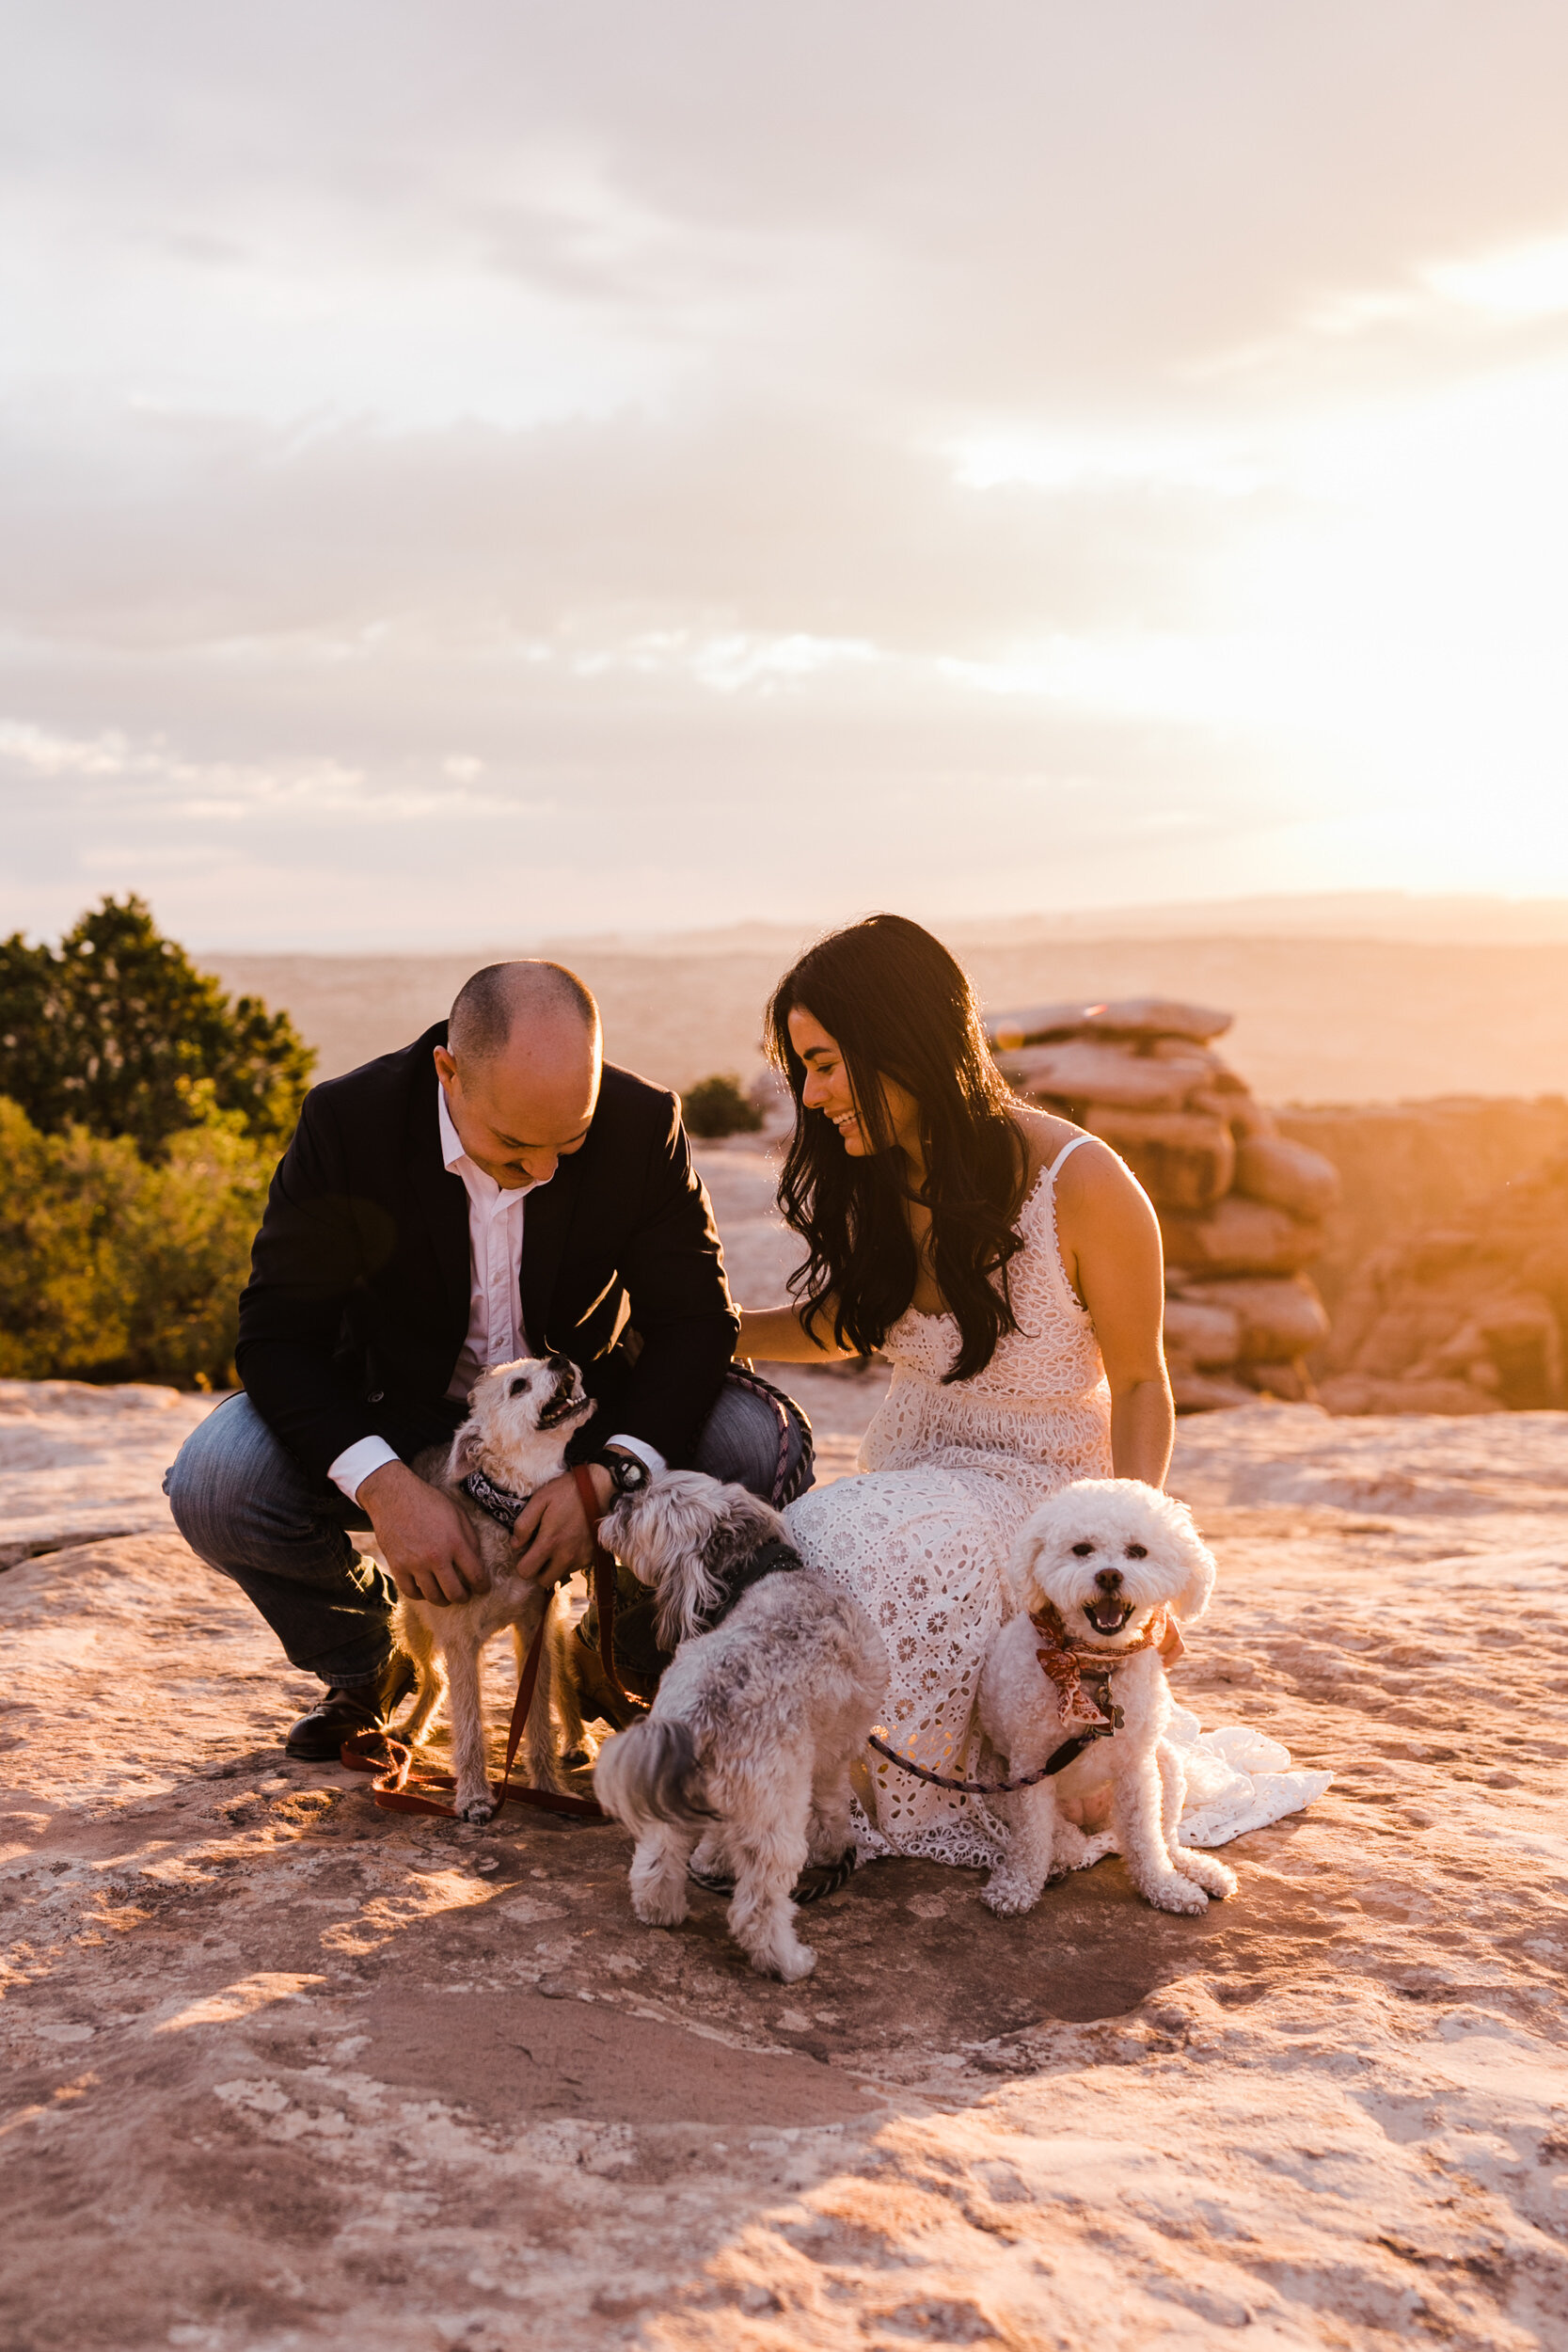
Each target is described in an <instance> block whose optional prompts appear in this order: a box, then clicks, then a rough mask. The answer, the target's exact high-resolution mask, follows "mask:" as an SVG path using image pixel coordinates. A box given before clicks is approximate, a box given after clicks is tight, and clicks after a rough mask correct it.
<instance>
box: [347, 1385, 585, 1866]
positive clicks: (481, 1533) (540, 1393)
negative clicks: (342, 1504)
mask: <svg viewBox="0 0 1568 2352" xmlns="http://www.w3.org/2000/svg"><path fill="white" fill-rule="evenodd" d="M593 1409H594V1400H593V1398H592V1397H589V1396H585V1395H584V1394H583V1387H582V1375H581V1374H580V1373H579V1372H578V1368H577V1366H576V1364H574V1363H572V1362H570V1361H569V1360H568V1359H567V1358H566V1357H564V1356H551V1357H549V1358H547V1359H546V1360H545V1361H543V1362H541V1361H540V1360H539V1359H537V1358H535V1357H531V1356H525V1357H521V1358H519V1359H518V1361H517V1362H516V1363H515V1364H498V1365H497V1366H496V1367H495V1368H494V1370H493V1371H490V1372H486V1373H483V1374H482V1375H480V1377H479V1379H478V1380H476V1381H475V1383H474V1385H473V1387H472V1388H471V1389H470V1390H469V1391H468V1418H467V1421H466V1422H464V1423H463V1426H462V1427H461V1429H459V1430H458V1432H457V1434H456V1436H455V1437H454V1438H452V1441H451V1445H450V1446H432V1447H430V1448H429V1449H428V1450H427V1451H426V1452H425V1453H423V1454H420V1456H419V1458H418V1459H417V1460H416V1462H415V1464H414V1469H415V1470H416V1471H417V1472H418V1474H419V1475H420V1477H421V1478H422V1479H424V1480H425V1481H426V1482H427V1483H428V1484H429V1485H430V1486H436V1487H438V1488H439V1490H440V1492H441V1493H442V1494H444V1495H448V1496H450V1497H451V1501H452V1502H455V1503H456V1505H457V1508H458V1509H459V1511H460V1512H461V1513H462V1515H463V1518H464V1519H465V1521H466V1522H467V1529H468V1533H469V1535H470V1537H471V1538H472V1541H473V1546H474V1549H475V1550H476V1551H477V1552H478V1554H479V1556H480V1559H481V1561H482V1562H483V1565H484V1568H485V1570H486V1573H487V1574H488V1576H489V1579H490V1586H489V1590H488V1591H487V1592H483V1593H473V1594H471V1595H470V1596H469V1597H468V1598H467V1600H460V1601H450V1602H448V1604H447V1605H446V1606H445V1607H444V1608H436V1607H434V1606H433V1605H432V1604H431V1603H430V1602H429V1601H424V1600H400V1601H399V1603H398V1606H397V1613H396V1617H395V1620H394V1624H395V1630H396V1633H397V1638H398V1640H399V1641H400V1642H401V1643H402V1645H403V1646H404V1649H405V1650H407V1652H408V1654H409V1656H410V1657H411V1658H412V1660H413V1661H414V1664H415V1667H416V1669H417V1670H418V1673H419V1677H420V1687H419V1693H418V1696H417V1697H416V1699H415V1702H414V1711H413V1713H412V1714H411V1715H410V1717H409V1718H408V1721H407V1723H406V1724H403V1725H401V1726H400V1731H399V1736H400V1737H401V1738H402V1739H404V1740H408V1741H409V1743H410V1745H412V1746H418V1745H419V1743H420V1740H422V1739H423V1738H424V1737H425V1734H426V1733H427V1731H428V1730H429V1728H430V1722H431V1718H432V1716H433V1715H434V1714H435V1712H436V1708H438V1707H439V1706H440V1704H441V1700H442V1698H443V1697H447V1696H450V1698H451V1756H452V1772H453V1775H454V1777H455V1779H456V1782H457V1788H456V1791H455V1794H454V1797H453V1801H452V1802H453V1809H454V1810H455V1811H456V1812H457V1813H458V1814H459V1815H460V1816H461V1817H462V1819H463V1820H467V1821H487V1820H489V1819H490V1816H491V1815H492V1814H493V1813H494V1811H495V1809H496V1801H495V1795H494V1792H493V1790H492V1788H491V1787H490V1782H489V1778H488V1775H487V1773H486V1771H485V1762H484V1719H483V1713H482V1712H481V1708H480V1694H479V1654H480V1651H481V1650H482V1649H483V1647H484V1645H485V1643H486V1642H487V1641H488V1640H489V1639H490V1637H491V1635H492V1634H493V1633H499V1632H500V1630H501V1629H502V1628H503V1627H505V1626H510V1627H511V1628H512V1634H513V1640H514V1641H515V1645H516V1649H517V1670H518V1672H519V1674H520V1673H521V1672H522V1666H523V1661H524V1660H525V1659H526V1657H527V1656H528V1652H529V1646H530V1645H531V1642H532V1640H533V1637H534V1634H535V1633H536V1632H537V1631H538V1629H539V1621H540V1619H541V1618H542V1617H543V1616H544V1614H545V1612H546V1608H547V1607H548V1606H549V1600H550V1596H549V1594H548V1593H547V1592H546V1590H545V1588H544V1587H543V1586H542V1585H539V1584H536V1583H535V1582H534V1581H533V1579H532V1578H531V1577H522V1576H519V1575H518V1574H517V1573H516V1565H515V1553H514V1550H513V1543H512V1529H513V1526H514V1525H515V1521H516V1518H517V1515H518V1513H519V1512H520V1511H521V1509H522V1507H523V1504H524V1503H525V1502H527V1501H528V1498H529V1496H530V1495H531V1493H532V1492H533V1490H534V1488H535V1487H536V1486H544V1485H545V1484H546V1481H547V1480H549V1479H551V1478H558V1477H559V1476H560V1475H561V1472H562V1468H563V1466H564V1457H565V1452H566V1440H567V1438H569V1437H570V1436H571V1434H572V1431H573V1430H574V1429H576V1428H577V1427H578V1424H579V1423H580V1422H583V1421H584V1420H586V1419H587V1417H588V1415H589V1414H590V1413H591V1412H592V1411H593ZM539 1663H540V1671H539V1680H538V1683H537V1685H536V1686H535V1689H534V1693H533V1704H532V1706H531V1708H530V1709H529V1719H528V1751H527V1752H528V1764H529V1777H530V1779H531V1781H532V1783H533V1786H534V1787H535V1788H558V1787H559V1785H560V1784H559V1779H558V1776H557V1772H556V1759H555V1741H554V1737H553V1734H552V1731H551V1725H550V1677H549V1659H548V1653H547V1650H546V1655H545V1656H544V1657H542V1658H541V1660H540V1661H539Z"/></svg>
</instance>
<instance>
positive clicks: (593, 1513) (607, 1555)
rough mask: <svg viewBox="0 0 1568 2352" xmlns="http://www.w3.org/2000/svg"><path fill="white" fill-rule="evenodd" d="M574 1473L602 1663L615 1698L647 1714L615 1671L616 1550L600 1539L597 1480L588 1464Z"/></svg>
mask: <svg viewBox="0 0 1568 2352" xmlns="http://www.w3.org/2000/svg"><path fill="white" fill-rule="evenodd" d="M572 1476H573V1478H574V1479H575V1480H576V1481H577V1489H578V1498H579V1499H580V1501H581V1503H582V1508H583V1514H584V1516H585V1518H587V1521H588V1534H589V1538H590V1540H591V1542H592V1543H593V1546H594V1568H593V1576H594V1603H595V1605H596V1607H597V1609H598V1612H599V1663H600V1665H601V1666H603V1668H604V1670H605V1674H606V1676H607V1677H608V1679H609V1682H610V1689H611V1690H612V1691H613V1692H614V1693H615V1695H616V1697H617V1698H618V1699H620V1700H621V1701H622V1702H623V1704H624V1705H625V1706H626V1707H634V1708H636V1709H637V1711H638V1713H639V1714H640V1715H645V1714H646V1713H647V1711H648V1703H647V1701H646V1699H640V1698H637V1697H634V1695H633V1694H632V1692H630V1691H628V1690H626V1688H625V1686H624V1685H623V1683H622V1681H621V1677H620V1676H619V1675H618V1674H617V1673H616V1671H615V1559H614V1555H613V1553H611V1552H608V1551H606V1549H605V1548H604V1546H603V1544H601V1543H600V1541H599V1498H598V1496H597V1495H596V1494H595V1493H594V1481H593V1480H592V1478H590V1476H589V1475H588V1465H587V1463H586V1462H578V1463H577V1464H575V1465H574V1467H573V1470H572Z"/></svg>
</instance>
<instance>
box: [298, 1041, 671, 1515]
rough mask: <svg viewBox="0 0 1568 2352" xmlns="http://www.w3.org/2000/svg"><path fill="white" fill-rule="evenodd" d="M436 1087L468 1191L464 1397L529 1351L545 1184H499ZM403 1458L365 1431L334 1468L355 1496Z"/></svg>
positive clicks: (457, 1383)
mask: <svg viewBox="0 0 1568 2352" xmlns="http://www.w3.org/2000/svg"><path fill="white" fill-rule="evenodd" d="M436 1119H437V1121H438V1122H439V1125H440V1131H441V1160H442V1165H443V1166H444V1167H445V1168H447V1169H448V1170H449V1171H450V1172H451V1174H452V1175H453V1176H459V1177H461V1178H462V1180H463V1189H464V1191H465V1192H466V1193H467V1196H468V1330H467V1337H466V1339H465V1340H464V1342H463V1352H462V1354H461V1355H460V1356H459V1357H458V1359H457V1361H456V1363H455V1365H454V1366H453V1367H452V1375H451V1383H450V1384H449V1386H448V1389H447V1394H448V1395H449V1396H450V1397H456V1398H463V1397H467V1393H468V1391H469V1390H470V1389H471V1388H472V1387H473V1385H474V1382H475V1381H476V1380H477V1379H478V1378H479V1375H480V1374H481V1373H482V1372H487V1371H488V1370H489V1368H490V1366H491V1365H492V1364H511V1363H515V1362H516V1360H517V1359H518V1357H519V1356H526V1355H527V1354H528V1352H529V1344H528V1333H527V1332H526V1331H525V1330H524V1328H523V1301H522V1290H521V1275H522V1264H523V1216H524V1208H525V1204H526V1202H527V1200H528V1196H529V1194H530V1193H531V1192H537V1191H538V1190H539V1186H538V1185H537V1184H512V1185H503V1184H497V1182H496V1180H495V1178H494V1177H493V1176H487V1175H486V1174H485V1172H484V1170H483V1168H479V1167H476V1166H475V1164H474V1162H473V1161H472V1160H471V1159H469V1157H468V1155H467V1152H465V1151H464V1149H463V1139H462V1137H461V1136H459V1134H458V1132H457V1129H456V1128H455V1127H454V1126H453V1125H452V1120H451V1111H450V1110H449V1109H448V1108H447V1090H446V1088H445V1087H444V1086H442V1085H441V1083H440V1080H439V1079H437V1080H436ZM546 1182H548V1179H547V1178H546ZM611 1442H612V1443H613V1444H615V1445H618V1446H624V1447H625V1448H626V1452H627V1453H628V1454H636V1455H637V1456H638V1458H639V1459H640V1460H641V1461H643V1462H646V1463H647V1465H648V1468H649V1469H650V1470H663V1469H664V1467H665V1462H664V1456H663V1454H660V1453H659V1452H658V1451H657V1448H655V1447H653V1446H651V1445H649V1444H647V1443H646V1441H645V1440H644V1439H642V1438H625V1437H620V1436H617V1437H616V1438H613V1439H612V1440H611ZM397 1458H398V1456H397V1453H396V1451H395V1449H394V1448H393V1447H391V1446H389V1445H388V1442H387V1440H386V1438H359V1439H358V1441H357V1442H356V1444H354V1445H351V1446H345V1447H344V1449H343V1451H342V1453H341V1454H339V1456H338V1458H337V1460H336V1461H335V1462H334V1463H333V1464H332V1467H331V1469H330V1470H328V1471H327V1476H328V1477H329V1478H330V1479H331V1481H332V1483H333V1485H334V1486H338V1487H340V1488H341V1491H342V1492H343V1493H344V1494H345V1495H346V1496H347V1497H348V1499H349V1501H350V1502H356V1500H357V1498H358V1493H359V1489H360V1487H361V1486H363V1485H364V1483H365V1481H366V1479H367V1478H369V1477H370V1475H371V1473H372V1470H380V1469H381V1468H382V1467H383V1465H384V1464H385V1463H388V1462H395V1461H396V1460H397Z"/></svg>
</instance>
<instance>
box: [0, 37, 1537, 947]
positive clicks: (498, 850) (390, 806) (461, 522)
mask: <svg viewBox="0 0 1568 2352" xmlns="http://www.w3.org/2000/svg"><path fill="white" fill-rule="evenodd" d="M0 26H3V28H4V71H3V72H0V327H3V342H0V500H3V511H0V795H3V802H4V816H5V824H4V833H3V836H0V840H3V847H0V875H3V881H4V888H3V905H0V928H4V929H5V930H9V929H11V928H13V927H17V926H20V927H22V928H24V929H25V930H29V931H32V932H40V933H41V932H48V931H52V930H57V929H58V928H59V927H60V926H61V925H62V924H64V923H65V922H68V921H69V920H70V919H71V917H72V916H73V915H74V914H76V912H77V911H78V910H79V909H80V908H81V907H82V906H83V905H84V904H86V903H87V901H88V900H90V899H92V898H96V897H98V896H99V895H100V894H101V893H102V892H103V891H104V890H107V889H115V890H122V889H126V888H135V889H139V890H141V891H142V892H143V893H144V894H145V895H147V896H148V897H149V898H150V899H151V900H152V902H153V904H154V907H155V909H156V911H157V913H158V914H159V915H160V917H161V919H162V920H163V921H164V922H165V924H166V927H167V928H169V929H171V930H175V931H177V932H179V933H180V934H181V935H182V936H184V937H185V938H187V939H189V940H191V941H193V942H194V943H196V944H198V945H203V946H218V945H234V946H239V945H248V946H295V947H320V948H331V947H352V946H361V945H364V946H371V945H377V946H399V945H408V946H414V945H420V946H449V945H450V946H454V947H455V946H466V945H467V944H470V943H473V942H477V941H483V942H485V943H492V942H500V941H521V940H526V939H530V938H536V937H539V936H543V935H547V934H549V933H552V932H553V933H560V932H563V931H566V932H569V931H572V930H585V929H592V930H605V929H609V928H611V927H622V928H631V929H645V930H655V929H660V928H665V927H678V928H686V927H689V926H691V925H695V924H722V923H730V922H734V921H736V920H739V919H743V918H745V917H748V916H752V915H759V916H770V917H776V918H781V919H789V920H794V919H796V918H799V917H806V918H809V919H821V918H824V917H828V916H833V915H837V914H843V913H846V912H849V911H853V910H856V909H860V908H863V907H866V906H870V905H877V904H883V905H895V906H899V907H903V908H907V909H909V910H910V911H911V912H914V913H918V914H926V915H927V917H931V918H937V919H940V918H941V917H942V916H947V917H950V918H951V917H956V916H958V915H962V916H964V917H969V918H973V917H974V916H976V915H983V914H989V913H992V912H994V913H998V914H1001V913H1019V912H1023V911H1027V910H1031V909H1036V908H1039V909H1051V908H1058V907H1079V908H1083V907H1092V906H1094V905H1097V904H1101V905H1103V904H1117V905H1121V904H1127V903H1129V902H1133V901H1138V900H1171V899H1180V898H1223V897H1226V896H1228V895H1233V894H1234V895H1241V894H1248V893H1259V892H1277V891H1316V890H1329V889H1333V890H1343V889H1356V888H1390V887H1396V888H1399V887H1402V888H1408V889H1412V890H1417V891H1455V890H1459V891H1464V890H1495V891H1502V892H1506V893H1511V894H1547V893H1564V892H1568V686H1565V672H1568V663H1565V660H1564V644H1565V639H1568V136H1565V133H1564V124H1565V121H1568V9H1564V8H1563V7H1562V5H1561V0H1542V4H1541V5H1523V4H1520V0H1487V5H1486V6H1484V7H1478V6H1477V5H1476V4H1475V0H1376V5H1375V6H1369V5H1368V0H1313V5H1312V6H1311V7H1310V8H1307V7H1300V6H1292V5H1288V4H1287V0H1094V5H1093V6H1092V7H1085V6H1084V5H1082V0H966V5H964V6H962V7H959V6H958V5H956V0H942V5H930V4H929V0H789V5H788V6H787V7H785V6H783V5H778V0H774V5H770V6H763V5H758V4H757V0H657V5H649V0H571V5H570V6H562V5H560V0H549V5H541V4H537V0H438V4H437V0H428V4H420V5H415V4H412V0H309V5H300V4H299V0H268V5H267V6H266V7H265V8H245V9H242V8H231V7H225V8H214V7H213V6H212V5H211V0H136V5H135V7H126V6H125V5H124V0H99V4H97V5H92V4H90V0H48V5H43V0H20V4H19V0H0Z"/></svg>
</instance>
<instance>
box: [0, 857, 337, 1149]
mask: <svg viewBox="0 0 1568 2352" xmlns="http://www.w3.org/2000/svg"><path fill="white" fill-rule="evenodd" d="M314 1060H315V1055H314V1053H313V1052H312V1051H311V1049H310V1048H309V1046H308V1045H306V1043H305V1042H304V1041H303V1040H302V1039H301V1037H300V1036H299V1033H298V1031H297V1030H296V1029H295V1027H294V1025H293V1022H292V1021H291V1020H290V1018H289V1016H288V1014H287V1013H286V1012H269V1011H268V1010H267V1009H266V1007H265V1005H263V1004H261V1002H260V1000H259V999H258V998H256V997H254V996H242V997H240V998H239V999H238V1001H237V1002H231V1001H230V998H229V997H228V996H226V995H225V994H224V993H223V990H222V988H221V987H220V986H219V984H218V982H217V981H216V980H215V979H214V978H213V977H212V976H211V974H210V973H206V972H198V970H197V968H196V966H195V965H194V964H193V963H192V961H191V960H190V958H189V957H188V956H187V955H186V953H185V951H184V949H183V948H182V947H181V946H178V945H177V944H176V942H175V941H174V940H172V939H165V938H163V937H162V936H161V934H160V932H159V930H158V928H157V926H156V924H155V923H154V922H153V920H152V916H151V914H150V910H149V909H148V908H147V906H146V905H145V904H144V903H143V901H142V900H141V899H140V898H135V897H128V898H124V899H118V898H112V897H111V898H105V899H104V901H103V905H102V906H101V907H99V908H97V909H96V910H95V911H94V912H93V913H92V914H84V915H83V917H82V919H81V921H80V922H79V923H77V925H76V926H75V928H74V930H70V931H68V932H67V933H66V936H65V937H64V938H63V939H62V940H61V942H60V944H59V946H58V947H57V948H51V947H46V946H40V947H29V946H27V944H26V942H25V941H24V938H23V936H22V934H21V932H20V931H17V932H14V933H13V934H12V936H11V937H10V938H9V939H8V940H4V941H0V1095H5V1096H8V1097H9V1099H10V1100H11V1101H12V1102H13V1103H16V1104H20V1105H21V1107H22V1109H23V1110H24V1111H25V1113H26V1114H27V1117H28V1119H29V1120H31V1121H32V1123H33V1125H34V1126H35V1127H36V1128H38V1129H39V1130H40V1132H41V1133H42V1134H45V1135H58V1134H60V1133H62V1132H63V1131H64V1130H65V1129H66V1128H68V1127H72V1126H80V1127H85V1128H86V1129H87V1131H88V1133H89V1134H91V1135H94V1136H107V1137H111V1138H112V1137H116V1136H129V1137H130V1138H131V1139H132V1140H133V1141H134V1143H135V1147H136V1149H137V1151H138V1152H140V1153H141V1155H142V1157H143V1158H144V1159H149V1160H152V1159H159V1158H162V1157H163V1156H164V1155H165V1153H166V1151H167V1148H168V1144H169V1139H170V1138H171V1136H176V1135H178V1134H179V1133H180V1131H181V1130H182V1128H187V1127H195V1126H198V1125H200V1124H201V1123H202V1122H203V1120H206V1119H208V1118H210V1117H211V1116H212V1114H213V1113H214V1112H217V1113H219V1114H228V1115H229V1116H230V1120H236V1119H237V1120H238V1122H239V1125H240V1127H241V1129H242V1131H243V1132H244V1134H245V1136H248V1137H249V1138H250V1139H251V1140H252V1141H253V1142H255V1143H257V1144H260V1145H270V1146H273V1147H276V1148H277V1149H278V1150H281V1148H282V1146H283V1145H284V1144H285V1143H286V1142H287V1140H288V1138H289V1136H291V1135H292V1133H293V1126H294V1122H295V1120H296V1119H297V1118H298V1116H299V1106H300V1104H301V1102H302V1101H303V1099H304V1095H305V1089H306V1087H307V1086H308V1085H309V1077H310V1069H311V1065H312V1064H313V1062H314Z"/></svg>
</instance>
